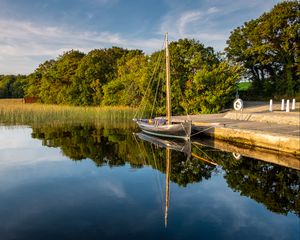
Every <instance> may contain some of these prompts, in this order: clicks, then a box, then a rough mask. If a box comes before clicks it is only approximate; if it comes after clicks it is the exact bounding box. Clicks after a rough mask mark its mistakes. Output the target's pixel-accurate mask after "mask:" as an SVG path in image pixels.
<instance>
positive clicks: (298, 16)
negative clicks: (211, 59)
mask: <svg viewBox="0 0 300 240" xmlns="http://www.w3.org/2000/svg"><path fill="white" fill-rule="evenodd" d="M299 29H300V3H299V1H284V2H282V3H279V4H277V5H275V6H274V8H273V9H272V10H271V11H270V12H269V13H264V14H263V15H262V16H260V17H259V18H258V19H255V20H251V21H249V22H246V23H245V24H244V25H243V26H241V27H238V28H236V29H235V30H234V31H233V32H232V33H231V35H230V37H229V39H228V41H227V44H228V47H227V48H226V49H225V50H226V53H227V56H228V58H229V59H230V60H231V61H232V62H234V63H241V64H242V65H243V66H244V67H245V69H246V70H247V71H246V75H245V77H246V78H249V79H250V80H251V81H252V88H253V89H252V90H253V93H254V92H255V94H256V95H257V94H259V95H262V96H272V95H273V96H283V95H288V96H292V95H295V94H296V93H300V80H299V77H300V75H299V74H300V73H299V72H300V68H299V51H300V44H299V42H300V41H299V40H300V39H299V33H300V32H299Z"/></svg>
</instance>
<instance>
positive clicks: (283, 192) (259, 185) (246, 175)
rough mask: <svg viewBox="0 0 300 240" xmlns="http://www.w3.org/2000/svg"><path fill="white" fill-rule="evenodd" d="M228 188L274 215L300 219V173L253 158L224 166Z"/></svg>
mask: <svg viewBox="0 0 300 240" xmlns="http://www.w3.org/2000/svg"><path fill="white" fill-rule="evenodd" d="M223 169H224V170H225V179H226V180H227V183H228V185H229V186H230V187H231V188H232V189H234V190H235V191H239V192H240V193H241V195H244V196H248V197H250V198H252V199H254V200H255V201H257V202H260V203H263V204H264V205H265V206H266V207H267V208H268V209H269V210H271V211H272V212H277V213H281V214H287V213H288V212H294V213H296V214H297V215H298V216H300V193H299V190H300V172H299V171H297V170H294V169H289V168H284V167H280V166H278V165H273V164H269V163H265V162H261V161H257V160H254V159H251V158H246V157H243V158H242V159H241V160H238V161H236V160H235V161H233V160H232V161H226V162H224V163H223Z"/></svg>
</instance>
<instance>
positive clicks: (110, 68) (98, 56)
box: [71, 47, 129, 105]
mask: <svg viewBox="0 0 300 240" xmlns="http://www.w3.org/2000/svg"><path fill="white" fill-rule="evenodd" d="M128 52H129V51H128V50H126V49H122V48H118V47H112V48H110V49H95V50H92V51H90V52H89V53H88V54H87V55H86V56H85V57H84V58H83V59H82V61H81V62H80V65H79V66H78V69H77V70H76V74H75V77H74V81H73V84H72V86H71V89H72V90H71V95H72V103H73V104H76V105H100V104H101V102H102V98H103V89H102V88H103V86H104V85H105V84H107V83H108V82H109V81H111V80H112V79H113V78H114V77H115V75H116V65H117V61H118V59H119V58H121V57H122V56H124V55H126V54H127V53H128Z"/></svg>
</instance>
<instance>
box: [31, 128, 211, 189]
mask: <svg viewBox="0 0 300 240" xmlns="http://www.w3.org/2000/svg"><path fill="white" fill-rule="evenodd" d="M32 137H33V138H38V139H41V140H42V141H43V144H44V145H46V146H49V147H60V148H61V150H62V153H63V154H64V155H66V156H68V157H69V158H71V159H72V160H74V161H79V160H83V159H86V158H89V159H91V160H93V161H94V162H95V163H96V165H97V166H102V165H109V166H120V165H124V164H125V163H129V164H130V165H131V166H132V167H134V168H139V167H142V166H143V165H149V166H151V167H152V168H154V169H157V170H159V171H161V172H166V155H165V149H161V148H156V147H155V146H153V145H152V144H150V143H148V142H145V141H141V140H138V139H136V138H135V137H134V136H133V135H132V129H118V128H111V129H110V128H97V127H95V126H70V125H68V126H56V127H53V126H44V127H39V128H34V129H33V133H32ZM171 161H172V163H171V176H170V179H171V181H173V182H176V183H177V184H179V185H182V186H186V185H187V184H188V183H192V182H199V181H201V180H202V179H208V178H210V176H211V173H212V172H213V170H214V168H215V167H214V166H209V165H206V164H205V163H203V162H201V161H198V160H196V161H194V160H193V159H188V160H187V159H186V157H185V156H184V155H183V154H182V153H180V152H176V151H172V158H171Z"/></svg>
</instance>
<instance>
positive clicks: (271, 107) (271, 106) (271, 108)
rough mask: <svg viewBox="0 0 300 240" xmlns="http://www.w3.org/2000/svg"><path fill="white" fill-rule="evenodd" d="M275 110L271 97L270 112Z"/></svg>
mask: <svg viewBox="0 0 300 240" xmlns="http://www.w3.org/2000/svg"><path fill="white" fill-rule="evenodd" d="M272 111H273V100H272V99H270V106H269V112H272Z"/></svg>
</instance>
